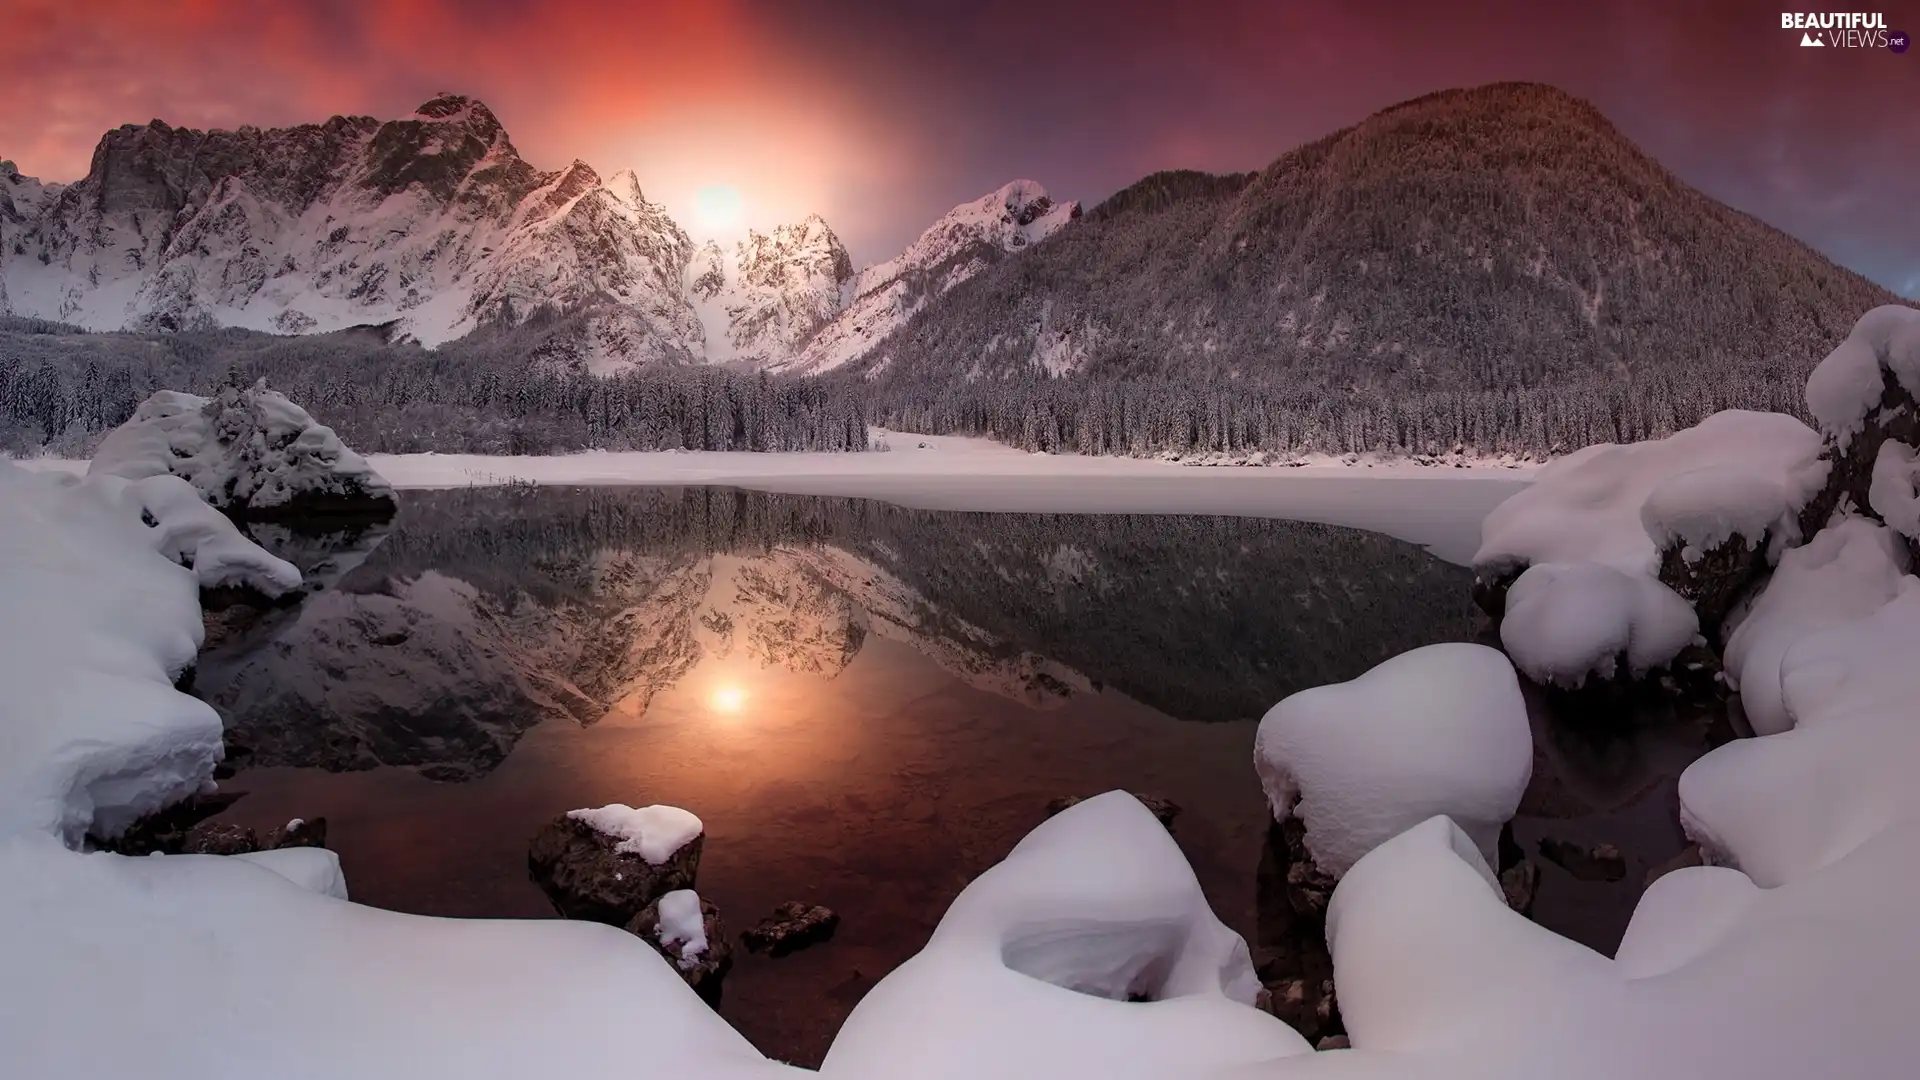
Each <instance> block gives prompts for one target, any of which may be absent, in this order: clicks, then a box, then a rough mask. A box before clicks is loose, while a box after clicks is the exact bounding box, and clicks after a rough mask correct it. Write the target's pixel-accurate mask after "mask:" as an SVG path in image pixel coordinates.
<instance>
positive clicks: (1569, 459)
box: [1473, 410, 1827, 577]
mask: <svg viewBox="0 0 1920 1080" xmlns="http://www.w3.org/2000/svg"><path fill="white" fill-rule="evenodd" d="M1820 450H1821V441H1820V435H1819V433H1818V432H1815V431H1814V430H1813V429H1811V428H1809V427H1807V426H1806V425H1805V424H1802V423H1801V422H1800V421H1798V420H1795V419H1794V418H1793V417H1791V416H1784V415H1780V414H1778V413H1758V412H1746V411H1742V410H1728V411H1726V412H1720V413H1715V414H1713V415H1712V416H1709V417H1707V418H1706V419H1705V420H1702V421H1701V422H1700V423H1699V424H1698V425H1696V426H1694V427H1691V428H1688V429H1686V430H1685V431H1679V432H1675V433H1674V434H1672V435H1670V436H1668V437H1666V438H1664V439H1655V440H1653V441H1650V442H1642V443H1631V444H1628V445H1624V446H1623V445H1617V444H1614V443H1603V444H1600V445H1597V446H1589V447H1586V448H1585V449H1582V450H1579V451H1576V452H1574V453H1572V454H1569V455H1567V456H1566V457H1564V458H1561V459H1559V460H1558V461H1555V462H1552V463H1550V464H1549V465H1547V466H1546V467H1545V468H1543V469H1541V470H1540V472H1539V473H1538V474H1537V475H1536V476H1535V477H1534V480H1533V483H1532V484H1531V485H1529V486H1528V487H1527V489H1526V490H1524V491H1522V492H1520V493H1519V494H1517V495H1515V496H1514V497H1512V498H1511V499H1508V500H1507V501H1506V502H1504V503H1501V504H1500V505H1499V506H1498V507H1495V508H1494V510H1493V512H1492V513H1490V514H1488V515H1487V518H1486V521H1485V522H1484V523H1483V524H1482V525H1481V533H1480V535H1481V544H1480V551H1479V553H1478V554H1476V555H1475V556H1474V559H1473V561H1474V565H1476V566H1492V565H1498V564H1502V563H1507V564H1514V565H1531V564H1538V563H1578V562H1594V563H1600V564H1602V565H1604V566H1610V567H1613V568H1614V569H1616V570H1620V571H1623V572H1626V573H1637V574H1642V575H1646V576H1649V577H1651V576H1653V575H1654V574H1655V573H1656V572H1657V571H1658V570H1659V566H1660V545H1661V543H1662V542H1664V541H1665V540H1667V539H1668V538H1669V537H1674V538H1679V539H1682V540H1684V541H1685V542H1686V543H1689V544H1694V545H1695V546H1699V545H1700V544H1701V543H1704V542H1711V541H1712V540H1714V539H1716V538H1718V539H1725V538H1726V537H1728V536H1732V535H1735V534H1739V535H1743V536H1747V537H1749V538H1750V539H1754V540H1757V539H1758V538H1759V536H1760V535H1761V534H1762V533H1763V532H1764V531H1765V530H1766V529H1767V528H1769V527H1771V526H1773V525H1775V524H1776V523H1777V524H1780V525H1782V526H1783V527H1786V528H1790V527H1791V523H1792V521H1793V519H1794V516H1795V515H1797V514H1798V513H1799V511H1800V509H1801V507H1803V506H1805V505H1806V504H1807V502H1808V501H1809V500H1810V499H1811V498H1812V497H1813V496H1814V495H1815V494H1816V493H1817V492H1818V491H1819V490H1820V486H1821V484H1822V483H1824V482H1825V480H1826V472H1827V466H1826V463H1825V462H1822V461H1820V460H1819V455H1820ZM1690 474H1691V475H1690Z"/></svg>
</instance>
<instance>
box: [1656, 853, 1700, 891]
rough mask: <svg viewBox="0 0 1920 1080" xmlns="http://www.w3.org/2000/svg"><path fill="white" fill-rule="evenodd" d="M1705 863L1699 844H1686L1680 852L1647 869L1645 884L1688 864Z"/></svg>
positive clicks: (1698, 864)
mask: <svg viewBox="0 0 1920 1080" xmlns="http://www.w3.org/2000/svg"><path fill="white" fill-rule="evenodd" d="M1705 865H1706V859H1705V858H1704V857H1703V856H1702V854H1701V852H1700V845H1699V844H1688V845H1687V846H1686V847H1684V848H1681V849H1680V854H1678V855H1675V856H1674V857H1673V858H1671V859H1668V860H1667V861H1666V862H1663V863H1660V864H1659V865H1657V866H1655V867H1653V868H1652V869H1650V870H1648V871H1647V884H1648V885H1649V886H1651V885H1652V884H1653V883H1654V882H1656V881H1659V880H1660V879H1661V878H1663V877H1666V876H1667V875H1668V874H1671V873H1673V872H1674V871H1675V870H1683V869H1685V868H1687V867H1689V866H1705Z"/></svg>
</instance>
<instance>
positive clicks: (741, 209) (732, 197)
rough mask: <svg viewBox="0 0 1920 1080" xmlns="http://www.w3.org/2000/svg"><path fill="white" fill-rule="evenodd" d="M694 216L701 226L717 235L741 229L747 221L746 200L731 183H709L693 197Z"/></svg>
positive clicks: (724, 234) (728, 233) (725, 234)
mask: <svg viewBox="0 0 1920 1080" xmlns="http://www.w3.org/2000/svg"><path fill="white" fill-rule="evenodd" d="M693 212H694V217H695V218H696V219H698V221H699V222H700V227H701V228H702V229H704V230H706V231H707V232H708V233H710V234H713V235H716V236H727V235H730V234H733V233H737V232H739V231H740V229H741V227H742V226H743V225H744V224H745V223H746V218H747V206H746V201H745V200H743V199H742V198H741V197H740V192H739V191H738V190H737V189H736V188H734V187H733V185H731V184H708V185H707V186H706V187H703V188H701V189H700V190H699V192H698V193H696V194H695V195H694V197H693Z"/></svg>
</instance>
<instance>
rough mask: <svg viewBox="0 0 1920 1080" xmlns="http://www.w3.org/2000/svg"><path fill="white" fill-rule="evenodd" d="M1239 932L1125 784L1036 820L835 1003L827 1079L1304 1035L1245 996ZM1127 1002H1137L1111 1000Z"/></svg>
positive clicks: (995, 1073)
mask: <svg viewBox="0 0 1920 1080" xmlns="http://www.w3.org/2000/svg"><path fill="white" fill-rule="evenodd" d="M1258 991H1259V983H1258V981H1257V980H1256V979H1255V977H1254V973H1253V965H1252V963H1251V961H1250V960H1249V958H1248V953H1247V946H1246V943H1245V942H1243V941H1241V940H1240V937H1239V936H1238V935H1236V934H1234V933H1233V932H1232V931H1231V930H1228V929H1227V928H1226V927H1225V926H1223V925H1222V924H1221V923H1220V921H1219V920H1218V919H1217V918H1215V917H1214V915H1213V912H1212V911H1211V910H1209V908H1208V907H1207V903H1206V898H1205V897H1204V896H1202V895H1201V892H1200V888H1199V883H1198V882H1197V881H1196V880H1195V878H1194V876H1193V871H1192V869H1191V868H1189V867H1188V866H1187V863H1186V859H1185V858H1184V857H1182V856H1181V854H1180V848H1179V846H1178V845H1177V844H1175V843H1174V841H1173V838H1172V837H1171V836H1170V835H1169V834H1168V833H1167V830H1166V829H1165V828H1164V827H1162V826H1161V824H1160V823H1159V821H1157V820H1156V819H1155V818H1154V816H1153V814H1152V812H1151V811H1149V810H1147V808H1146V807H1144V806H1142V805H1140V803H1139V802H1138V801H1137V800H1135V799H1134V798H1133V797H1132V796H1131V795H1128V794H1126V793H1125V792H1118V791H1113V792H1108V793H1107V794H1105V795H1101V796H1098V797H1097V798H1092V799H1088V800H1086V801H1084V802H1081V803H1078V804H1076V805H1074V806H1073V807H1070V808H1069V809H1067V810H1065V811H1063V812H1061V813H1060V814H1058V815H1055V816H1054V817H1051V818H1049V819H1047V820H1046V821H1044V822H1042V823H1041V824H1040V826H1039V827H1038V828H1036V829H1034V830H1033V832H1031V833H1029V834H1028V835H1027V837H1026V838H1025V839H1024V840H1022V841H1020V843H1019V844H1018V845H1016V846H1015V847H1014V849H1013V851H1012V853H1010V854H1009V855H1008V856H1007V858H1006V860H1005V861H1003V862H1002V863H1000V864H999V865H998V866H995V867H993V868H992V869H990V870H988V871H987V872H986V873H984V874H982V875H981V876H980V877H978V878H976V879H975V880H974V881H973V883H972V884H970V885H968V886H967V887H966V889H964V890H963V891H962V892H961V893H960V895H959V897H957V898H956V899H955V900H954V902H953V906H952V907H951V908H949V909H948V910H947V914H946V916H945V917H944V918H943V919H941V921H940V925H939V926H938V927H937V928H936V929H935V930H934V932H933V937H932V940H931V941H929V942H928V943H927V947H926V948H925V949H924V950H922V951H921V952H920V953H919V954H918V955H917V956H915V957H913V958H912V959H910V960H908V961H907V962H906V963H905V964H902V965H901V966H900V967H899V968H896V969H895V970H894V971H893V972H892V973H891V974H889V975H887V976H886V977H885V978H884V979H882V980H881V981H880V982H879V983H878V984H877V985H876V986H874V988H873V989H872V990H870V991H868V993H867V996H866V997H865V998H863V999H862V1000H861V1001H860V1004H859V1005H858V1006H856V1007H855V1008H854V1010H853V1015H852V1016H850V1017H849V1018H848V1019H847V1022H846V1025H845V1026H844V1027H842V1028H841V1030H840V1034H839V1036H838V1037H836V1038H835V1039H834V1042H833V1045H832V1047H831V1048H830V1049H829V1050H828V1052H827V1057H826V1061H825V1062H824V1063H823V1064H822V1066H821V1070H820V1071H821V1075H822V1076H824V1077H829V1078H832V1080H902V1078H909V1077H910V1078H912V1080H979V1078H981V1077H989V1076H990V1077H995V1078H996V1080H1080V1078H1085V1080H1136V1078H1137V1080H1165V1078H1166V1077H1171V1076H1196V1077H1197V1076H1207V1075H1210V1074H1213V1073H1215V1072H1218V1071H1222V1070H1226V1069H1230V1068H1234V1067H1244V1066H1250V1065H1253V1064H1255V1063H1259V1062H1264V1061H1269V1060H1271V1059H1275V1058H1283V1057H1290V1056H1293V1055H1303V1054H1307V1053H1308V1052H1309V1051H1310V1050H1311V1047H1310V1046H1308V1044H1307V1042H1306V1040H1305V1039H1303V1038H1301V1037H1300V1036H1299V1035H1298V1034H1296V1033H1295V1032H1294V1031H1293V1030H1292V1029H1291V1028H1289V1027H1287V1026H1286V1025H1285V1024H1283V1023H1281V1022H1280V1021H1279V1020H1276V1019H1274V1018H1273V1017H1272V1016H1269V1015H1267V1014H1266V1013H1263V1012H1259V1011H1257V1010H1254V1009H1251V1008H1248V1007H1247V1005H1248V1004H1249V1003H1251V1002H1252V1001H1253V998H1254V995H1255V994H1256V993H1257V992H1258ZM1130 997H1132V998H1145V999H1147V1000H1146V1001H1139V1000H1135V1001H1129V1000H1128V999H1129V998H1130Z"/></svg>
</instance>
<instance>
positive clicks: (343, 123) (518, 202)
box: [0, 94, 703, 361]
mask: <svg viewBox="0 0 1920 1080" xmlns="http://www.w3.org/2000/svg"><path fill="white" fill-rule="evenodd" d="M11 186H13V187H15V188H21V189H24V190H25V197H24V198H21V197H15V199H14V200H13V201H14V203H15V211H14V216H17V217H18V218H19V219H20V220H18V221H16V222H15V223H14V225H13V227H11V228H9V229H8V230H7V232H8V234H9V235H8V238H7V240H6V244H5V248H4V250H5V256H4V259H5V262H4V264H0V266H3V268H4V277H5V278H6V283H7V291H8V295H9V297H10V301H11V305H12V308H13V310H14V311H15V312H16V313H18V314H29V315H37V316H41V317H45V318H51V319H59V320H62V321H66V322H73V323H78V324H80V325H82V326H87V327H91V328H96V329H120V328H134V329H150V330H178V329H184V328H188V327H194V326H206V325H226V326H243V327H249V328H252V329H259V330H270V331H276V332H280V333H304V332H307V331H326V330H335V329H340V328H343V327H346V326H351V325H356V324H365V323H385V322H397V323H398V327H397V329H399V330H400V331H401V332H403V333H406V334H410V335H411V336H413V337H414V338H417V339H418V340H419V341H421V342H422V343H424V344H428V345H433V344H437V343H439V342H442V341H446V340H449V339H451V338H455V337H459V336H461V335H463V334H465V333H467V332H469V331H471V330H473V329H475V328H477V327H480V326H483V325H486V324H488V323H490V322H493V321H496V320H498V321H504V322H507V323H515V322H519V321H523V320H524V319H525V318H526V317H527V316H528V315H530V314H531V313H533V312H534V311H535V310H538V309H539V308H541V307H543V306H552V307H554V308H557V309H561V310H584V311H586V312H588V314H589V315H590V316H591V319H590V321H591V323H592V324H593V326H594V329H595V333H594V337H595V339H596V344H597V345H599V346H602V351H603V352H604V354H605V355H606V356H608V357H611V358H612V359H615V360H625V361H645V360H686V359H694V358H697V357H699V356H700V355H701V354H702V352H703V349H702V343H701V337H700V324H699V320H698V319H697V317H695V315H694V313H693V309H692V306H691V305H690V304H688V303H687V302H686V300H685V298H684V296H683V295H682V294H681V290H680V283H681V279H682V276H683V274H684V271H685V267H686V264H687V260H688V258H689V257H690V255H691V249H692V244H691V242H690V241H689V240H688V239H687V236H686V234H685V233H684V232H683V231H682V230H681V229H680V228H679V226H677V225H675V224H674V222H673V221H672V219H671V218H669V217H668V216H667V214H666V212H665V211H664V210H663V209H662V208H661V207H659V206H657V205H655V204H652V203H649V202H647V200H646V198H645V197H644V196H643V195H642V194H641V191H640V186H639V184H638V183H637V182H636V180H635V179H634V177H633V175H632V174H631V173H620V174H617V175H615V176H613V177H612V178H610V179H608V180H606V181H602V179H601V178H600V177H599V176H598V175H597V174H596V173H594V171H593V170H592V169H591V168H589V167H588V166H587V165H586V164H585V163H583V162H577V161H576V162H574V163H573V164H572V165H569V166H568V167H567V168H565V169H561V170H559V171H557V172H541V171H540V170H537V169H535V168H534V167H533V166H532V165H529V164H528V163H527V162H526V161H525V160H523V159H522V158H521V157H520V155H519V152H518V151H516V150H515V149H514V146H513V143H512V141H511V140H510V139H509V138H508V137H507V133H506V130H505V129H504V128H502V127H501V126H500V122H499V120H497V119H496V118H495V117H494V115H493V113H492V112H491V111H489V110H488V109H487V107H486V106H485V105H484V104H482V103H480V102H478V101H474V100H472V99H470V98H465V97H461V96H458V95H451V94H449V95H443V96H440V97H437V98H434V99H433V100H432V101H429V102H427V103H426V104H424V105H422V106H420V108H419V109H418V110H416V111H415V113H414V114H413V115H412V116H409V117H406V118H404V119H400V120H391V121H386V122H381V121H378V120H374V119H372V118H370V117H335V118H333V119H332V120H329V121H327V122H326V123H324V124H309V125H302V126H299V127H292V128H278V129H260V128H253V127H243V128H241V129H239V130H238V131H196V130H192V129H187V128H173V127H170V126H168V125H167V124H165V123H163V122H161V121H158V120H156V121H154V122H152V123H150V124H147V125H145V126H144V127H141V126H134V125H128V126H125V127H121V128H118V129H116V130H114V131H111V132H108V133H107V134H106V136H105V137H103V138H102V139H101V140H100V144H99V146H98V147H97V148H96V149H95V151H94V155H93V163H92V166H91V168H90V169H89V170H88V172H87V175H86V177H85V178H84V179H81V180H79V181H77V182H75V183H73V184H71V185H68V186H66V187H65V188H63V189H59V190H54V189H53V188H51V187H48V188H43V189H41V190H40V192H38V193H37V195H36V193H35V192H34V191H33V189H32V188H31V187H28V186H27V185H24V184H20V183H12V184H11ZM23 206H24V207H25V209H24V210H22V209H21V207H23ZM590 359H598V358H590Z"/></svg>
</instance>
